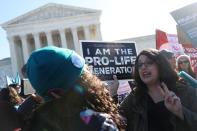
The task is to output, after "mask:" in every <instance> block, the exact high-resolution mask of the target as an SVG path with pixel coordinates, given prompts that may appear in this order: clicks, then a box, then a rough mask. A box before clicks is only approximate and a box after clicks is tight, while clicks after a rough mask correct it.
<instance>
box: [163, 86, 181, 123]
mask: <svg viewBox="0 0 197 131" xmlns="http://www.w3.org/2000/svg"><path fill="white" fill-rule="evenodd" d="M161 85H162V87H163V92H164V104H165V106H166V108H167V109H168V110H169V111H170V112H172V113H173V114H174V115H176V116H178V117H179V118H180V119H182V120H183V119H184V116H183V111H182V104H181V101H180V98H179V97H177V96H176V94H175V93H174V92H172V91H170V90H168V88H167V86H166V84H165V83H163V82H162V84H161Z"/></svg>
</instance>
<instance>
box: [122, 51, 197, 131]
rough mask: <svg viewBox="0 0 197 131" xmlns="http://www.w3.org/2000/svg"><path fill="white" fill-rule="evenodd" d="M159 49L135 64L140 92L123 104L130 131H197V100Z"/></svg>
mask: <svg viewBox="0 0 197 131" xmlns="http://www.w3.org/2000/svg"><path fill="white" fill-rule="evenodd" d="M170 66H171V65H170V63H169V62H168V61H167V59H166V58H165V57H164V56H163V55H162V54H161V53H159V51H158V50H156V49H146V50H143V51H141V52H140V53H139V55H138V56H137V58H136V62H135V73H134V74H135V75H134V78H135V82H136V88H135V90H134V91H132V92H131V93H130V94H129V95H128V96H127V97H126V98H125V99H124V101H123V102H122V103H121V105H120V111H121V112H122V115H123V116H125V117H126V119H127V127H126V131H196V130H197V124H196V123H197V103H196V102H193V101H194V100H196V99H197V96H196V92H195V91H194V89H193V88H191V87H185V86H186V85H183V84H181V83H179V82H178V76H177V73H176V72H175V71H174V70H173V69H172V68H171V67H170Z"/></svg>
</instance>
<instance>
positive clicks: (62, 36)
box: [59, 29, 68, 48]
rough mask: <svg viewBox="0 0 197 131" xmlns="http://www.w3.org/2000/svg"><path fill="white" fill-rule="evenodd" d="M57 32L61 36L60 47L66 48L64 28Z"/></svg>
mask: <svg viewBox="0 0 197 131" xmlns="http://www.w3.org/2000/svg"><path fill="white" fill-rule="evenodd" d="M59 34H60V37H61V44H62V47H63V48H68V46H67V41H66V35H65V30H64V29H59Z"/></svg>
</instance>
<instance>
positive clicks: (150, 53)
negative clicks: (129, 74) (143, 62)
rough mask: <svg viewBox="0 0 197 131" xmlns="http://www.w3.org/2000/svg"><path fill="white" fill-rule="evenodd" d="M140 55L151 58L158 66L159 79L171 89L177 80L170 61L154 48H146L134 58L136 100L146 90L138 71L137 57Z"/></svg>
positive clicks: (139, 98)
mask: <svg viewBox="0 0 197 131" xmlns="http://www.w3.org/2000/svg"><path fill="white" fill-rule="evenodd" d="M141 55H145V56H147V57H148V58H149V59H150V60H152V61H153V62H154V63H155V64H156V65H157V66H158V72H159V80H160V81H161V82H164V83H165V84H166V85H167V87H168V88H169V89H170V90H173V88H175V85H176V81H177V80H178V75H177V73H176V72H175V71H174V70H173V68H172V67H171V66H170V63H169V62H168V61H167V59H166V58H165V57H164V56H163V55H162V54H160V53H159V51H158V50H156V49H146V50H143V51H141V52H140V54H139V55H138V56H137V58H136V62H135V72H134V74H135V75H134V79H135V81H136V90H135V93H136V97H137V100H141V99H142V97H143V96H144V94H145V93H146V92H147V86H146V84H145V83H144V82H143V81H142V80H141V78H140V75H139V71H138V66H137V65H138V59H139V57H140V56H141Z"/></svg>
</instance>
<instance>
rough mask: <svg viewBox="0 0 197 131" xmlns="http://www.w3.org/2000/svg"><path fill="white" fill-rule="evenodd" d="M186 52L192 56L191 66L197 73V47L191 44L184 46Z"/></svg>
mask: <svg viewBox="0 0 197 131" xmlns="http://www.w3.org/2000/svg"><path fill="white" fill-rule="evenodd" d="M183 48H184V52H185V54H187V55H188V56H190V60H191V65H192V67H193V68H194V71H195V72H196V73H197V47H192V45H191V44H185V45H184V44H183Z"/></svg>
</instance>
